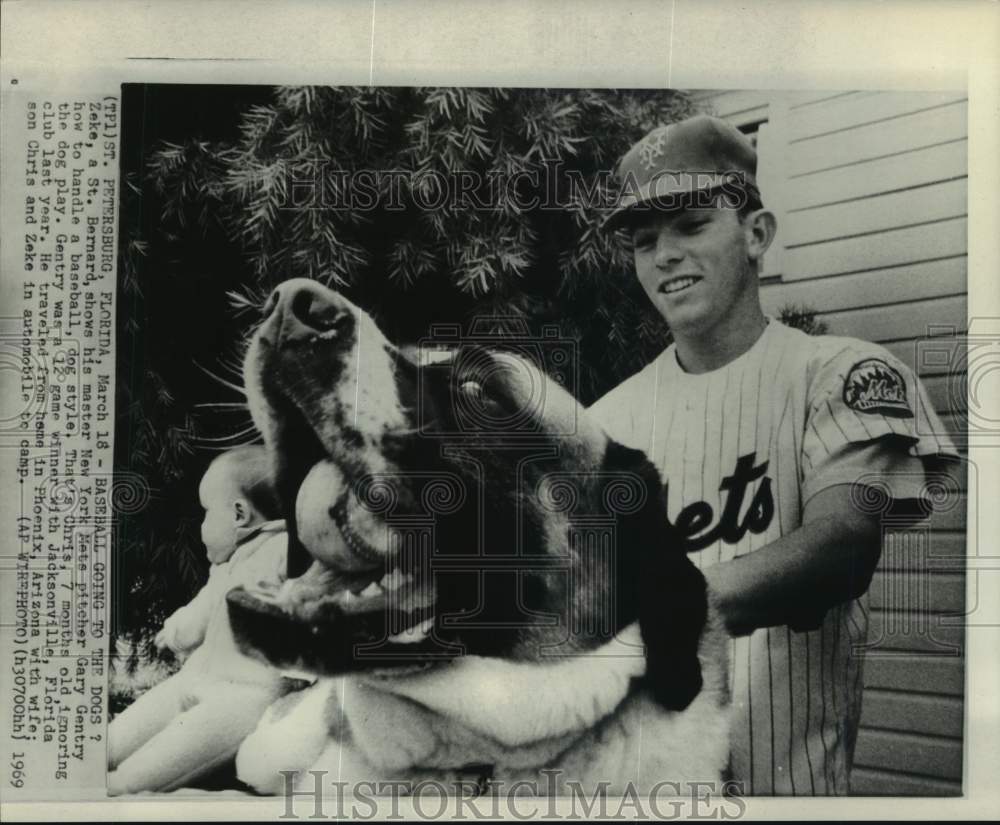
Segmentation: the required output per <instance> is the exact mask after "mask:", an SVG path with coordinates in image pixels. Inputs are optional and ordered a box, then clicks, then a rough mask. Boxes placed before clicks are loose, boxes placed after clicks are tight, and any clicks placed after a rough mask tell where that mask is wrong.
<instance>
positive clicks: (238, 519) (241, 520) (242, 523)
mask: <svg viewBox="0 0 1000 825" xmlns="http://www.w3.org/2000/svg"><path fill="white" fill-rule="evenodd" d="M256 520H257V511H256V510H254V509H253V507H252V506H250V502H249V501H247V500H246V499H245V498H238V499H236V501H234V502H233V522H234V523H235V524H236V526H237V527H249V526H250V525H251V524H253V523H254V521H256Z"/></svg>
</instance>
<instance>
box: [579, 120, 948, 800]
mask: <svg viewBox="0 0 1000 825" xmlns="http://www.w3.org/2000/svg"><path fill="white" fill-rule="evenodd" d="M756 160H757V159H756V153H755V151H754V149H753V147H752V146H751V144H750V142H749V141H748V140H747V139H746V138H745V137H744V136H743V135H742V134H741V133H740V132H739V131H738V130H737V129H735V128H734V127H733V126H731V125H730V124H728V123H726V122H725V121H723V120H719V119H717V118H712V117H708V116H698V117H694V118H690V119H688V120H686V121H682V122H680V123H676V124H672V125H670V126H666V127H661V128H658V129H655V130H653V131H652V132H650V133H649V134H648V135H647V136H646V137H645V138H643V139H642V140H641V141H640V142H639V143H638V144H636V145H635V146H634V147H632V149H631V150H630V151H629V152H628V153H627V154H626V155H625V157H624V158H622V161H621V162H620V164H619V167H618V175H619V177H620V179H621V182H622V189H623V197H622V199H621V201H620V202H619V205H618V206H617V207H616V208H615V209H614V210H613V211H612V212H611V213H610V215H609V217H608V218H607V221H606V224H605V226H606V227H609V228H611V229H619V228H624V229H626V230H627V231H628V232H629V233H630V234H631V239H632V243H633V247H634V259H635V268H636V275H637V277H638V278H639V281H640V283H641V284H642V286H643V288H644V289H645V291H646V294H647V295H648V296H649V299H650V300H651V301H652V302H653V304H654V306H656V308H657V309H658V310H659V311H660V313H661V314H662V315H663V317H664V318H665V319H666V320H667V322H668V323H669V325H670V329H671V331H672V333H673V338H674V343H673V344H672V345H671V346H670V347H668V348H667V349H666V350H665V351H664V352H663V353H662V354H661V355H660V356H659V357H658V358H657V359H656V360H654V361H653V362H652V363H651V364H649V365H648V366H647V367H646V368H645V369H643V370H642V371H640V372H639V373H637V374H636V375H634V376H632V377H631V378H629V379H627V380H626V381H625V382H623V383H622V384H621V385H620V386H618V387H617V388H616V389H614V390H612V391H611V392H610V393H609V394H608V395H606V396H605V397H604V398H602V399H601V400H599V401H598V402H597V403H596V404H595V405H594V406H593V408H592V409H593V410H594V411H595V412H596V413H597V414H598V415H599V417H600V419H601V420H602V423H603V424H604V426H605V427H606V429H607V430H608V432H609V434H610V435H612V436H613V437H615V438H616V439H618V440H619V441H622V442H623V443H625V444H628V445H630V446H633V447H636V448H639V449H643V450H645V451H646V452H647V453H648V455H649V457H650V458H651V460H652V461H653V462H654V463H655V464H656V465H657V466H658V468H659V470H660V473H661V474H662V477H663V479H664V481H665V487H664V494H665V496H666V498H667V506H668V513H669V518H670V520H671V523H672V524H673V525H674V527H675V528H676V530H677V533H678V535H679V537H680V538H681V539H682V540H684V541H685V542H686V543H687V549H688V552H689V554H690V556H691V558H692V560H693V561H694V562H695V563H696V564H697V565H698V566H699V567H700V568H701V569H702V571H703V572H704V574H705V577H706V579H707V580H708V583H709V586H710V588H711V590H712V592H713V593H714V597H715V601H716V604H717V606H718V608H719V610H720V612H721V614H722V616H723V619H724V620H725V622H726V625H727V627H728V628H729V630H730V631H731V633H732V634H733V636H734V640H733V644H732V668H731V684H732V699H733V706H734V717H733V730H732V745H731V748H732V750H731V769H732V773H733V778H734V779H735V780H737V781H740V782H742V783H743V787H744V790H745V792H746V793H747V794H805V795H813V794H845V793H847V792H848V777H849V773H850V766H851V761H852V756H853V751H854V743H855V740H856V737H857V730H858V720H859V717H860V711H861V694H862V686H863V684H862V676H861V660H860V652H861V650H862V648H863V646H864V644H865V642H866V639H867V625H868V610H867V589H868V585H869V582H870V581H871V577H872V574H873V572H874V570H875V566H876V564H877V563H878V559H879V555H880V553H881V524H882V519H883V517H884V514H885V513H886V512H888V511H889V510H890V509H891V510H892V511H893V513H894V515H898V514H911V517H913V518H917V517H919V516H920V515H921V514H925V513H926V512H927V510H926V505H925V503H924V502H925V499H926V496H925V494H924V486H925V478H924V476H925V471H927V470H928V469H929V468H928V463H929V462H930V461H932V460H935V459H938V458H941V457H945V456H949V455H953V454H954V449H953V447H952V446H951V445H950V444H949V443H948V441H947V439H946V438H943V437H935V436H928V435H924V434H921V433H918V432H917V427H916V423H915V422H916V418H915V416H917V415H921V416H923V417H924V418H923V420H924V421H926V422H929V423H930V424H931V426H930V427H929V428H927V427H922V428H921V429H930V430H931V431H932V432H936V433H941V432H943V429H942V427H941V426H940V423H939V422H938V420H937V418H936V416H935V414H934V412H933V408H932V407H931V405H930V403H929V402H928V399H927V397H926V394H925V391H924V389H923V387H922V386H921V385H920V383H919V381H918V380H917V378H916V376H914V375H913V374H912V372H911V371H910V370H909V369H908V368H907V367H906V366H905V365H903V364H902V363H900V362H899V361H898V360H896V359H895V358H893V356H892V355H890V354H889V353H888V352H887V351H886V350H884V349H883V348H881V347H879V346H877V345H874V344H870V343H867V342H864V341H860V340H855V339H851V338H838V337H833V336H808V335H806V334H805V333H803V332H801V331H799V330H795V329H791V328H789V327H786V326H784V325H782V324H781V323H779V322H778V321H776V320H774V319H772V318H768V317H767V316H766V315H765V314H764V312H763V310H762V308H761V304H760V296H759V290H758V280H757V277H758V270H759V267H760V264H761V261H762V258H763V255H764V253H765V252H766V251H767V248H768V246H769V244H770V243H771V240H772V238H773V237H774V233H775V228H776V222H775V217H774V215H773V214H772V213H771V212H769V211H767V210H766V209H764V208H762V205H761V199H760V193H759V192H758V190H757V186H756V181H755V172H756ZM879 491H881V494H878V493H879ZM904 517H905V516H904Z"/></svg>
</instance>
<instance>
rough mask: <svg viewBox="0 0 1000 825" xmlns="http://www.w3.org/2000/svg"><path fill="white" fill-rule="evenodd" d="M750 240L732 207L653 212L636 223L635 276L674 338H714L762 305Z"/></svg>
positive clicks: (634, 231) (744, 225) (633, 239)
mask: <svg viewBox="0 0 1000 825" xmlns="http://www.w3.org/2000/svg"><path fill="white" fill-rule="evenodd" d="M751 237H752V233H751V231H750V228H749V226H748V225H747V224H745V223H744V222H743V221H741V220H740V217H739V214H738V212H737V210H735V209H731V208H722V207H715V208H707V209H678V210H671V211H663V210H657V209H652V210H650V211H649V212H648V213H646V214H645V215H643V216H641V218H639V219H638V220H637V221H636V223H635V224H634V226H633V230H632V242H633V247H634V255H635V269H636V275H637V276H638V278H639V283H641V284H642V287H643V289H645V290H646V294H647V295H648V296H649V299H650V300H651V301H652V302H653V305H654V306H655V307H656V308H657V309H658V310H659V311H660V313H661V314H662V315H663V317H664V318H665V319H666V320H667V323H668V324H669V325H670V328H671V329H672V330H673V331H674V332H675V333H678V334H681V335H684V336H685V337H695V338H697V337H700V336H704V335H709V334H713V333H715V332H716V331H718V330H721V329H724V325H725V323H726V321H727V320H729V319H731V318H738V317H740V315H741V312H742V310H743V309H745V308H746V306H747V303H748V302H756V301H757V291H756V287H757V285H756V277H755V274H754V271H753V269H752V267H751V263H750V258H749V254H748V253H749V246H748V245H749V242H750V238H751Z"/></svg>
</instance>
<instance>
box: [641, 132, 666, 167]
mask: <svg viewBox="0 0 1000 825" xmlns="http://www.w3.org/2000/svg"><path fill="white" fill-rule="evenodd" d="M666 138H667V130H666V129H665V128H664V129H657V130H656V131H655V132H651V133H650V134H649V135H647V136H646V139H645V140H644V141H643V142H642V143H641V144H640V145H639V159H640V160H641V161H642V165H643V168H645V169H652V168H653V167H654V166H656V162H657V161H658V160H659V159H660V157H661V156H662V155H663V141H664V140H666Z"/></svg>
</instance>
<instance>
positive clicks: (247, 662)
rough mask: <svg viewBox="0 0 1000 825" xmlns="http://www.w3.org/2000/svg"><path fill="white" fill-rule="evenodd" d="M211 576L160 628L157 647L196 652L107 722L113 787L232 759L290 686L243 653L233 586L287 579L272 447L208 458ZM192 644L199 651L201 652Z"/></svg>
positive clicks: (172, 778)
mask: <svg viewBox="0 0 1000 825" xmlns="http://www.w3.org/2000/svg"><path fill="white" fill-rule="evenodd" d="M198 497H199V499H200V501H201V506H202V507H203V508H204V509H205V518H204V520H203V521H202V525H201V540H202V541H203V542H204V544H205V548H206V549H207V551H208V559H209V561H210V562H212V567H211V570H210V572H209V577H208V583H207V584H206V585H205V586H204V587H203V588H202V589H201V591H200V592H199V593H198V595H197V596H196V597H195V598H194V599H193V600H192V601H191V602H190V603H189V604H187V605H185V606H184V607H182V608H180V609H179V610H178V611H176V612H175V613H174V614H173V615H172V616H170V618H168V619H167V620H166V622H164V624H163V629H162V630H160V632H159V633H158V634H157V635H156V639H155V644H156V645H157V647H160V648H163V647H168V648H170V649H171V650H173V651H175V652H177V653H178V654H180V655H184V654H186V653H189V652H190V655H189V656H188V658H187V659H186V661H185V662H184V665H183V667H182V668H181V669H180V671H179V672H177V673H176V674H174V675H173V676H171V677H170V678H168V679H166V680H165V681H163V682H161V683H160V684H158V685H156V686H155V687H153V688H152V689H151V690H149V691H147V692H146V693H144V694H143V695H142V696H140V697H139V699H137V700H136V701H135V702H134V703H133V704H132V705H131V706H129V707H128V708H127V709H126V710H125V711H123V712H122V713H121V714H119V715H118V716H117V717H115V719H114V720H113V721H112V722H111V724H110V726H109V727H108V750H109V763H110V765H109V767H110V768H111V771H112V772H111V773H110V774H109V775H108V793H110V794H112V795H114V794H122V793H134V792H137V791H144V790H148V791H168V790H172V789H174V788H177V787H181V786H183V785H185V784H189V783H191V782H192V781H193V780H195V779H197V778H198V777H200V776H203V775H205V774H208V773H209V772H211V771H212V770H214V769H215V768H217V767H218V766H220V765H222V764H223V763H225V762H227V761H228V760H230V759H231V758H232V757H233V756H234V755H235V753H236V751H237V749H238V748H239V745H240V742H242V741H243V739H244V738H245V737H246V736H247V735H248V734H249V733H250V732H251V731H252V730H253V729H254V727H255V726H256V724H257V722H258V720H259V719H260V717H261V715H262V714H263V713H264V711H265V710H266V709H267V707H268V705H270V704H271V703H272V702H273V701H274V700H275V699H276V698H278V697H279V696H280V695H282V694H283V693H284V692H286V691H287V690H288V688H289V686H290V685H291V682H290V681H289V680H286V679H283V678H282V676H281V674H280V673H279V672H278V671H277V670H275V669H273V668H271V667H269V666H268V665H266V664H264V663H262V662H259V661H257V660H255V659H251V658H249V657H248V656H245V655H244V654H243V653H241V652H240V650H239V649H238V647H237V645H236V640H235V639H234V638H233V632H232V628H231V627H230V624H229V613H228V610H227V607H226V593H227V592H228V591H229V590H231V589H232V588H234V587H236V586H237V585H240V584H243V585H257V584H258V583H260V582H263V583H268V584H278V583H280V582H281V581H282V579H283V578H284V576H285V565H286V555H287V543H288V536H287V533H286V532H285V523H284V521H280V520H278V521H274V520H270V519H271V518H272V517H273V516H274V515H277V514H278V511H279V508H278V504H277V500H276V497H275V494H274V491H273V488H272V486H271V482H270V472H269V465H268V458H267V454H266V451H265V450H264V448H263V447H255V446H249V447H241V448H238V449H235V450H231V451H230V452H227V453H224V454H223V455H221V456H219V457H218V458H217V459H215V460H214V461H213V462H212V463H211V465H210V466H209V468H208V470H207V472H206V473H205V475H204V477H203V478H202V480H201V485H200V486H199V489H198ZM192 651H193V652H192Z"/></svg>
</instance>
